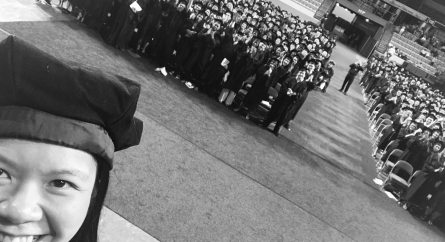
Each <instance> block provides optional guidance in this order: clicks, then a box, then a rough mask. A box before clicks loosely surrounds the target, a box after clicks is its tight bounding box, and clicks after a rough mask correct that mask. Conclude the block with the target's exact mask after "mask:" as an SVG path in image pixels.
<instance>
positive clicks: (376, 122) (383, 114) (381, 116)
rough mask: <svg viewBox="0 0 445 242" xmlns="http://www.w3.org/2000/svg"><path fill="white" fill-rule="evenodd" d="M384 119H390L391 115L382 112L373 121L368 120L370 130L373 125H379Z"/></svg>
mask: <svg viewBox="0 0 445 242" xmlns="http://www.w3.org/2000/svg"><path fill="white" fill-rule="evenodd" d="M385 119H391V116H389V114H386V113H382V114H381V115H380V116H379V117H378V118H377V119H376V120H374V121H373V122H370V123H369V126H370V128H371V130H373V129H374V128H375V127H379V125H380V124H381V123H382V121H383V120H385Z"/></svg>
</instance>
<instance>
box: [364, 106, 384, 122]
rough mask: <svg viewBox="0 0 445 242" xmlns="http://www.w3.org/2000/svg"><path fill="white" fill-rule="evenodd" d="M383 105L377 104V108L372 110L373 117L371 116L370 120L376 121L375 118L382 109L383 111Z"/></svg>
mask: <svg viewBox="0 0 445 242" xmlns="http://www.w3.org/2000/svg"><path fill="white" fill-rule="evenodd" d="M382 107H383V103H379V104H377V106H376V107H375V108H374V110H372V112H371V115H370V116H369V118H368V120H369V121H372V120H374V119H375V116H376V115H377V114H378V113H379V112H380V109H382Z"/></svg>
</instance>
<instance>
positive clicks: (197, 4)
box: [193, 2, 203, 9]
mask: <svg viewBox="0 0 445 242" xmlns="http://www.w3.org/2000/svg"><path fill="white" fill-rule="evenodd" d="M193 5H194V6H201V9H202V7H203V5H202V3H201V2H194V3H193Z"/></svg>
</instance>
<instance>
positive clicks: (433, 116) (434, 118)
mask: <svg viewBox="0 0 445 242" xmlns="http://www.w3.org/2000/svg"><path fill="white" fill-rule="evenodd" d="M426 118H432V119H433V120H436V115H434V114H433V113H432V112H431V113H429V114H428V116H427V117H426Z"/></svg>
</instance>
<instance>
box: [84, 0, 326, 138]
mask: <svg viewBox="0 0 445 242" xmlns="http://www.w3.org/2000/svg"><path fill="white" fill-rule="evenodd" d="M85 1H87V0H85ZM132 2H133V1H126V0H123V1H117V0H115V1H114V3H113V4H112V6H111V9H109V10H103V12H107V11H108V15H107V16H108V19H107V21H105V22H103V24H102V25H101V27H100V29H98V30H99V31H100V32H101V34H102V37H103V38H104V40H105V42H107V43H108V44H110V45H113V46H115V47H116V48H119V49H121V50H125V49H127V48H128V46H130V47H132V48H133V50H134V51H137V52H138V53H139V54H141V55H146V56H148V57H152V58H153V60H155V61H156V63H157V64H158V65H159V66H160V67H159V68H157V69H156V71H159V72H161V73H162V74H164V75H167V74H168V73H170V74H172V75H174V76H175V77H176V78H177V79H180V80H181V81H182V82H183V83H185V84H186V85H187V86H188V87H189V88H194V89H196V90H197V89H198V88H199V90H200V91H204V92H206V93H208V94H209V95H210V96H214V97H218V99H219V101H220V102H224V103H225V105H226V106H230V105H232V102H233V100H234V98H235V96H236V94H237V93H238V91H239V90H240V88H241V87H242V85H243V82H244V81H246V80H247V79H248V78H253V79H255V81H254V83H253V85H252V88H251V89H250V90H249V93H248V95H247V96H246V97H245V100H244V102H243V104H242V106H241V108H246V109H247V110H248V114H247V116H246V117H249V113H250V112H251V111H252V110H254V109H255V107H257V106H258V105H259V103H261V101H262V100H263V99H265V98H267V96H268V89H269V88H270V87H276V86H277V84H279V85H280V86H283V88H285V86H286V85H287V84H286V83H287V82H289V81H290V80H295V79H296V77H297V73H299V71H300V70H302V71H303V72H302V73H304V74H300V75H299V76H303V75H304V83H315V84H318V85H319V86H320V89H321V90H322V91H323V92H325V91H326V89H327V87H328V85H329V82H330V78H331V77H332V76H333V75H334V72H333V68H332V67H333V66H334V65H335V63H334V62H333V61H329V57H330V53H331V52H332V49H333V48H334V47H335V39H334V38H331V37H329V33H328V32H324V31H323V30H322V29H321V28H318V27H314V26H312V25H310V24H307V23H305V22H304V21H300V20H299V19H298V17H295V16H292V15H289V14H288V13H287V12H286V11H281V10H279V8H277V7H275V6H273V5H272V4H270V3H269V2H262V1H259V2H257V3H252V2H247V1H239V2H236V3H233V2H231V1H226V2H223V1H221V2H218V1H207V2H197V1H196V2H194V3H193V2H192V1H190V2H188V3H187V2H184V1H180V2H178V3H174V2H167V1H157V0H151V1H147V2H144V1H142V0H138V1H137V3H138V4H139V5H140V6H141V8H142V11H139V12H135V11H134V9H132V8H131V7H129V6H130V3H132ZM252 5H253V7H252ZM106 6H108V5H106ZM83 14H84V15H85V16H86V17H85V18H86V19H84V22H85V23H87V24H89V25H90V26H92V27H95V26H96V25H95V23H96V22H100V20H97V18H95V17H94V16H91V17H89V16H90V15H89V12H88V10H85V11H83ZM96 20H97V21H96ZM134 30H136V31H137V32H135V31H134ZM265 73H266V75H267V79H266V78H265V77H264V74H265ZM290 77H293V78H290ZM291 82H292V81H291ZM299 82H301V81H299ZM308 85H309V88H306V89H305V88H302V89H301V90H313V89H314V87H312V84H308ZM291 86H293V85H291ZM299 86H302V84H301V85H299ZM290 89H292V88H290ZM283 90H286V89H282V90H280V92H279V97H278V99H277V100H278V102H276V103H277V104H275V108H274V107H272V110H271V112H270V114H271V115H270V116H277V113H276V112H275V111H276V110H277V109H276V107H277V105H278V104H279V103H281V101H280V100H282V98H281V97H282V91H283ZM301 90H300V91H301ZM290 93H292V92H290ZM293 93H294V94H293V95H292V96H293V97H292V98H291V99H292V100H293V101H292V103H293V104H295V103H297V101H296V99H299V98H300V97H303V100H305V98H306V97H307V95H306V94H304V92H303V91H301V92H300V93H301V94H302V95H300V94H298V95H297V94H296V92H293ZM286 95H287V91H286ZM297 97H298V98H297ZM285 103H286V102H285ZM284 106H286V105H284ZM296 106H298V105H294V106H293V108H292V112H289V113H293V115H291V116H292V117H295V115H296V113H297V112H298V109H299V108H296ZM300 107H301V105H300ZM285 109H286V110H287V108H285ZM280 110H281V111H280V112H279V113H283V112H282V108H280ZM290 110H291V109H290V108H289V111H290ZM272 111H273V112H272ZM273 113H275V114H274V115H272V114H273ZM286 113H287V112H286ZM278 116H279V115H278ZM289 117H290V116H288V118H286V119H283V121H282V122H280V125H276V129H275V133H276V134H278V133H279V129H280V127H281V125H284V126H285V127H287V128H289V122H290V120H292V119H293V118H289ZM276 120H278V118H274V121H276Z"/></svg>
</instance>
